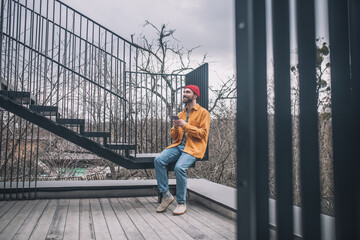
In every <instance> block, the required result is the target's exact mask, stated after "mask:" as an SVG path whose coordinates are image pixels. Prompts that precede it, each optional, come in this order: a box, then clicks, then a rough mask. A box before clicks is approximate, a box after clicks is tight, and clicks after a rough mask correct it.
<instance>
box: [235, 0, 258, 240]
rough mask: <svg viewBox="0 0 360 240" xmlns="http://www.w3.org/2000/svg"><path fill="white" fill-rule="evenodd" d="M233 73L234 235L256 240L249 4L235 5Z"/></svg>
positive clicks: (251, 27) (252, 40) (250, 12)
mask: <svg viewBox="0 0 360 240" xmlns="http://www.w3.org/2000/svg"><path fill="white" fill-rule="evenodd" d="M235 11H236V13H235V16H236V20H235V33H236V70H237V112H236V136H237V142H236V146H237V170H236V171H237V189H238V190H237V213H238V214H237V235H238V239H247V240H251V239H256V196H255V181H254V175H255V148H254V138H255V122H254V120H255V119H254V111H253V110H254V109H253V106H254V105H253V104H254V88H253V87H254V85H253V84H254V75H253V71H252V70H253V68H254V66H253V61H254V52H253V42H254V39H253V30H254V26H253V21H252V19H253V15H252V14H253V11H252V1H247V0H240V1H235Z"/></svg>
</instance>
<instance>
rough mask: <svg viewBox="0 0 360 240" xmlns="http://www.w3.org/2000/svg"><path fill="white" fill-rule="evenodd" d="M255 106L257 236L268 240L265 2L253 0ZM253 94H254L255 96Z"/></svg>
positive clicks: (263, 0)
mask: <svg viewBox="0 0 360 240" xmlns="http://www.w3.org/2000/svg"><path fill="white" fill-rule="evenodd" d="M253 4H254V7H253V19H254V30H253V31H254V32H253V34H254V37H253V39H254V63H253V68H252V71H253V74H254V86H253V88H254V106H252V107H253V108H254V111H255V192H256V238H257V239H263V240H268V239H269V147H268V139H269V134H268V133H269V130H268V114H267V78H266V72H267V71H266V68H267V67H266V41H267V38H266V10H265V8H266V2H265V0H259V1H254V3H253ZM255 94H256V95H255Z"/></svg>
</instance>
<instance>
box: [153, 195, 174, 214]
mask: <svg viewBox="0 0 360 240" xmlns="http://www.w3.org/2000/svg"><path fill="white" fill-rule="evenodd" d="M173 201H174V196H173V195H172V194H170V197H169V198H162V200H161V204H160V206H159V207H158V208H157V209H156V212H158V213H162V212H165V211H166V209H167V208H168V207H169V205H170V204H171V203H172V202H173Z"/></svg>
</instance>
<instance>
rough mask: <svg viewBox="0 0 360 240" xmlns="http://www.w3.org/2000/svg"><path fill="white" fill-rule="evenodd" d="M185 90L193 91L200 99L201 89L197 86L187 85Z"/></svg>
mask: <svg viewBox="0 0 360 240" xmlns="http://www.w3.org/2000/svg"><path fill="white" fill-rule="evenodd" d="M185 88H189V89H191V90H192V91H193V92H194V93H195V94H196V95H197V96H198V97H200V89H199V87H198V86H195V85H187V86H186V87H185Z"/></svg>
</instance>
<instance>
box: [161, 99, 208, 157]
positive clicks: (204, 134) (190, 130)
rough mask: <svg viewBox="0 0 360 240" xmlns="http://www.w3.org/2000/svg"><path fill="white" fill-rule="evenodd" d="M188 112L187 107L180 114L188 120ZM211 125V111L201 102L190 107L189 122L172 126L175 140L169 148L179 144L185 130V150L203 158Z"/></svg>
mask: <svg viewBox="0 0 360 240" xmlns="http://www.w3.org/2000/svg"><path fill="white" fill-rule="evenodd" d="M186 113H187V107H186V108H185V109H184V110H183V111H182V112H180V113H179V114H178V116H179V118H180V119H183V120H184V121H186ZM209 126H210V114H209V112H208V111H207V110H206V109H205V108H203V107H201V106H200V105H199V104H196V105H195V106H194V107H193V108H191V109H190V114H189V119H188V122H187V123H185V125H184V127H183V128H182V127H178V128H175V127H174V126H173V127H172V128H171V130H170V136H171V138H172V139H173V140H174V142H173V144H171V145H170V146H169V147H167V148H172V147H175V146H177V145H179V144H180V143H181V140H182V138H183V135H184V131H185V132H186V144H185V148H184V152H186V153H188V154H190V155H191V156H194V157H196V158H203V157H204V154H205V151H206V147H207V141H208V137H209Z"/></svg>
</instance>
